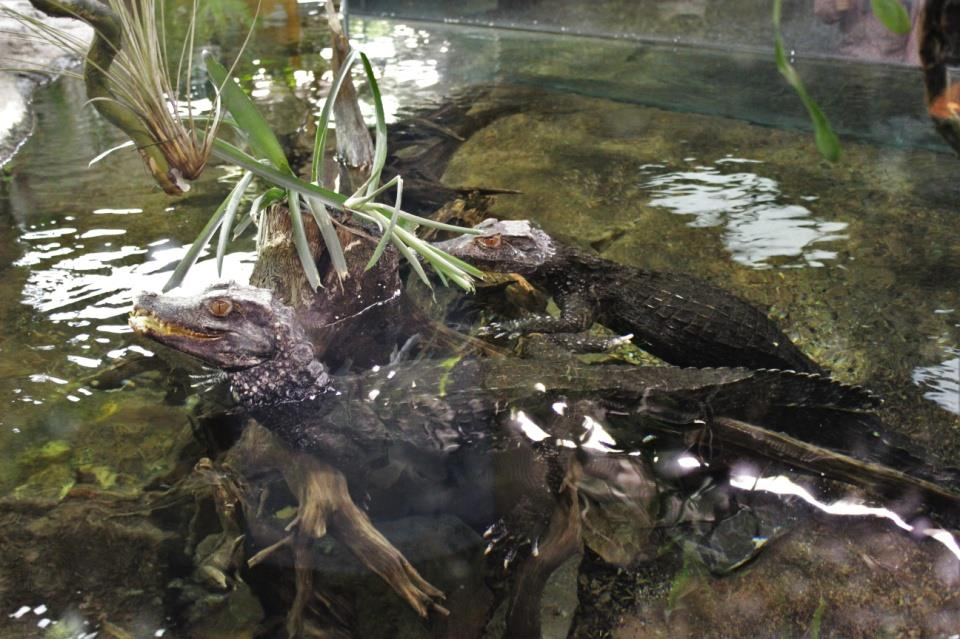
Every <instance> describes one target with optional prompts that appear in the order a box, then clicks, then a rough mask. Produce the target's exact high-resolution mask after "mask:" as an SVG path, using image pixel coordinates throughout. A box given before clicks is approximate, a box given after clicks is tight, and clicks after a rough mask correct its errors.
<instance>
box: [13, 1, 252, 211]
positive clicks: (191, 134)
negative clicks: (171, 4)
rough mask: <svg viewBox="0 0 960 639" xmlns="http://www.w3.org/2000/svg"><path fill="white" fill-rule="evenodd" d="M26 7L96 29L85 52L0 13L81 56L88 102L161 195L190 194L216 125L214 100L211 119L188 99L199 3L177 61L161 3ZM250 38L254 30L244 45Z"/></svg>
mask: <svg viewBox="0 0 960 639" xmlns="http://www.w3.org/2000/svg"><path fill="white" fill-rule="evenodd" d="M31 3H32V4H33V5H34V6H35V7H36V8H37V9H39V10H41V11H43V12H45V13H47V14H49V15H55V16H62V17H73V18H77V19H79V20H83V21H85V22H87V23H88V24H90V25H91V26H92V27H93V29H94V39H93V43H92V44H91V45H90V48H89V50H88V51H86V52H84V45H83V43H82V42H80V41H78V40H77V39H76V38H75V37H72V36H70V35H68V34H66V33H63V32H61V31H60V30H58V29H57V28H56V27H53V26H50V25H49V24H47V23H45V22H44V21H43V20H40V19H37V18H34V17H32V16H28V15H25V14H22V13H19V12H17V11H15V10H13V9H10V8H8V7H4V8H2V9H0V10H2V12H3V13H4V14H6V15H8V16H10V17H13V18H14V19H16V20H18V21H19V22H20V23H21V24H24V25H26V26H27V27H28V28H29V29H30V31H31V32H32V34H33V35H34V36H35V37H39V38H41V39H43V40H46V41H47V42H50V43H51V44H53V45H55V46H57V47H60V48H62V49H64V50H66V51H68V52H70V53H72V54H76V55H79V56H81V57H84V70H83V79H84V82H85V84H86V89H87V97H88V99H89V101H90V102H91V103H92V104H93V105H94V106H95V107H96V109H97V110H98V111H99V112H100V114H101V115H102V116H103V117H104V118H106V119H107V120H108V121H109V122H111V123H112V124H114V125H116V126H117V127H119V128H120V129H122V130H123V131H124V132H126V133H127V135H129V136H130V138H131V141H132V143H133V144H134V145H135V146H136V147H137V149H138V150H139V151H140V153H141V155H142V156H143V159H144V161H145V163H146V164H147V167H148V169H149V170H150V171H151V173H152V174H153V175H154V178H155V179H156V181H157V183H158V184H160V186H161V187H162V188H163V189H164V190H165V191H167V192H168V193H171V194H175V195H179V194H181V193H183V192H184V191H186V190H188V189H189V185H187V183H186V181H188V180H193V179H195V178H196V177H197V176H199V175H200V173H201V172H202V171H203V169H204V167H205V166H206V163H207V160H208V159H209V157H210V154H211V152H212V146H213V140H214V139H215V137H216V132H217V129H218V127H219V125H220V123H221V109H220V103H219V97H217V98H216V99H215V100H214V102H213V106H212V109H211V110H210V114H207V115H205V116H204V117H198V116H199V114H198V113H197V111H196V109H195V106H194V102H193V100H191V98H190V95H189V91H190V87H191V85H192V80H193V78H192V73H193V68H194V65H193V50H194V48H195V47H194V37H195V34H196V15H197V10H198V7H199V0H192V3H191V10H190V12H189V19H188V21H187V25H186V31H185V34H184V37H183V42H182V45H181V47H180V51H179V53H177V54H175V58H174V57H171V55H170V53H169V52H168V49H167V33H166V28H165V24H166V15H165V8H164V0H132V1H131V0H106V2H103V3H101V2H97V1H95V0H31ZM251 33H252V29H251V31H250V32H248V34H247V38H248V39H249V37H250V34H251ZM245 44H246V42H245V43H244V45H245ZM218 95H219V92H218Z"/></svg>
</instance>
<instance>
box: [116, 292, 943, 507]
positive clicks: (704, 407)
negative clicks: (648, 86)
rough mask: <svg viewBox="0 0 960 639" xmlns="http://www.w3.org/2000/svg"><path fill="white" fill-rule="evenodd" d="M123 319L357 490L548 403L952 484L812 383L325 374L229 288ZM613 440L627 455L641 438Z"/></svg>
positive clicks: (536, 372) (856, 403)
mask: <svg viewBox="0 0 960 639" xmlns="http://www.w3.org/2000/svg"><path fill="white" fill-rule="evenodd" d="M129 321H130V325H131V326H132V327H133V328H134V330H135V331H136V332H138V333H140V334H142V335H145V336H147V337H149V338H151V339H154V340H156V341H159V342H161V343H163V344H166V345H168V346H170V347H172V348H175V349H177V350H179V351H182V352H184V353H187V354H189V355H193V356H195V357H197V358H199V359H200V360H202V361H204V362H206V363H207V364H211V365H213V366H216V367H217V368H219V369H221V370H222V371H224V374H225V377H226V380H227V381H228V382H229V385H230V389H231V392H232V394H233V397H234V399H235V400H236V401H237V402H238V403H239V404H240V405H241V407H242V409H243V410H244V411H245V412H247V413H249V414H250V415H251V416H252V417H254V418H255V419H257V420H258V421H260V422H261V423H263V424H264V425H265V426H266V427H267V428H269V429H270V430H272V431H274V432H275V433H276V434H278V435H279V436H280V437H281V438H282V439H283V440H285V441H286V442H287V443H288V444H289V445H291V446H293V447H295V448H297V449H301V450H305V451H309V452H311V453H313V454H314V455H316V456H317V457H318V458H320V459H321V460H322V461H324V462H326V463H329V464H331V465H333V466H335V467H337V468H340V469H341V470H342V471H343V472H344V473H345V474H346V475H347V476H348V477H350V476H352V477H354V478H355V479H356V481H358V482H364V481H366V479H367V469H368V468H369V466H370V464H371V463H373V462H379V461H381V460H382V459H383V456H384V451H385V450H389V449H391V448H402V449H406V450H412V451H416V455H415V457H416V458H417V459H421V460H424V461H428V460H429V459H431V458H434V459H436V458H442V457H444V456H447V455H450V454H451V453H455V452H457V451H460V450H465V449H481V450H483V449H490V448H497V447H498V446H501V445H502V441H501V436H502V435H504V433H508V434H509V433H515V432H516V430H517V420H516V411H517V410H527V412H529V413H530V414H531V415H537V414H541V415H542V414H544V413H545V412H546V413H549V412H550V411H549V409H547V410H546V411H545V410H544V407H549V406H551V405H552V404H553V403H555V402H556V401H559V400H562V401H564V402H566V401H573V402H576V401H580V400H587V401H591V402H594V403H595V404H597V405H600V406H602V407H603V410H605V411H608V412H609V413H611V414H616V415H617V416H618V418H617V421H618V422H619V423H625V424H630V423H634V424H636V423H638V421H639V420H641V419H642V420H655V421H659V422H662V423H667V424H674V425H680V426H681V427H689V426H695V427H698V428H699V427H702V426H703V425H704V424H705V423H709V422H711V421H712V420H715V419H716V418H721V417H723V418H731V419H736V420H746V421H748V422H750V423H753V424H758V425H760V426H764V425H766V426H767V427H768V428H770V430H771V431H773V430H780V431H783V432H784V433H785V435H786V436H789V437H793V438H799V439H801V440H808V441H809V440H811V439H812V440H813V441H812V442H811V444H812V445H814V446H819V447H822V448H824V450H826V449H832V450H834V451H838V452H840V453H842V454H848V455H850V454H853V455H855V456H857V457H861V458H862V459H864V460H865V461H869V462H871V463H890V464H893V465H894V466H896V467H897V468H899V469H900V470H901V471H910V472H913V471H915V470H918V469H919V471H920V472H919V473H918V474H919V475H920V476H924V477H926V478H927V480H931V481H941V480H943V479H944V478H947V480H948V481H952V480H953V479H954V478H955V477H956V475H955V474H954V473H947V474H938V473H926V472H923V470H922V469H923V468H924V466H925V464H924V463H923V461H922V460H920V459H919V458H917V457H916V456H914V455H912V454H911V453H909V452H908V451H907V450H904V449H903V448H901V447H898V446H897V445H896V442H894V444H893V445H892V444H891V443H890V440H889V439H887V437H886V436H885V435H883V434H882V433H883V431H882V428H881V426H882V425H881V424H880V423H879V420H877V419H876V418H875V417H874V415H873V414H872V413H871V412H870V411H871V410H872V409H873V408H875V407H876V406H877V405H878V404H879V400H878V399H877V398H876V397H875V396H874V395H872V394H871V393H870V392H869V391H867V390H865V389H863V388H861V387H857V386H849V385H846V384H842V383H839V382H836V381H834V380H832V379H830V378H828V377H824V376H822V375H820V374H817V373H798V372H795V371H782V370H765V369H760V370H750V369H745V368H706V369H693V368H678V367H672V366H664V367H638V366H630V365H620V364H606V365H592V366H591V365H586V364H582V363H578V362H573V361H571V360H561V361H559V362H557V361H553V360H542V359H533V360H525V359H517V358H487V359H466V358H460V357H452V358H449V359H446V360H419V361H409V362H403V363H396V364H394V365H389V366H384V367H379V366H375V367H373V368H372V369H370V370H369V371H366V372H363V373H359V374H350V375H332V374H331V373H330V372H329V370H328V369H327V367H326V366H325V365H324V364H323V363H322V362H320V361H319V360H318V359H317V358H316V357H315V352H314V350H313V347H312V345H311V343H310V340H309V339H308V338H307V337H306V334H305V331H304V329H303V328H302V326H301V325H300V324H299V322H298V321H297V320H296V318H295V315H294V313H293V311H292V310H291V309H290V308H289V307H288V306H286V305H284V304H282V303H281V302H279V301H278V300H277V299H276V298H275V297H274V295H273V294H272V293H271V292H270V291H267V290H266V289H259V288H255V287H250V286H244V285H237V284H220V285H215V286H212V287H210V288H209V289H207V290H206V291H205V292H204V293H202V294H200V295H196V296H189V297H177V296H172V295H164V296H158V295H155V294H144V295H142V296H141V297H140V298H139V299H138V301H137V303H136V306H135V308H134V310H133V312H132V314H131V316H130V320H129ZM631 415H632V416H635V418H636V419H631V417H630V416H631ZM761 430H762V429H761ZM620 431H625V432H620ZM620 431H618V438H622V439H623V442H622V443H624V444H627V445H630V444H631V443H635V442H636V441H637V438H638V437H642V435H640V434H639V433H633V434H631V433H630V432H628V431H629V427H628V428H626V429H620ZM581 434H582V433H581ZM771 450H772V449H771ZM783 450H786V449H783ZM784 461H786V462H787V463H789V462H790V460H789V459H787V460H784ZM805 467H809V464H807V465H806V466H805ZM841 479H844V480H849V476H846V477H841ZM907 479H908V478H906V477H905V478H904V481H907ZM908 483H909V482H908ZM915 487H916V486H915ZM921 489H922V490H923V491H925V492H938V491H937V490H936V489H935V488H933V487H931V486H925V487H921Z"/></svg>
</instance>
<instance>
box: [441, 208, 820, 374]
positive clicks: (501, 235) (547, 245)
mask: <svg viewBox="0 0 960 639" xmlns="http://www.w3.org/2000/svg"><path fill="white" fill-rule="evenodd" d="M476 228H478V229H482V230H484V231H485V232H484V234H483V235H469V236H467V235H465V236H462V237H460V238H456V239H453V240H449V241H447V242H440V243H438V246H439V247H440V248H443V249H444V250H446V251H448V252H449V253H451V254H452V255H454V256H455V257H459V258H460V259H463V260H466V261H468V262H471V263H473V264H474V265H475V266H477V267H478V268H480V269H483V270H487V271H496V272H501V273H509V272H512V273H518V274H520V275H523V276H524V277H526V278H527V279H529V280H530V282H531V283H533V284H534V285H536V286H539V287H541V288H543V289H544V290H546V291H547V292H549V293H550V294H551V295H553V297H554V299H555V301H556V302H557V306H559V307H560V310H561V315H560V317H559V318H554V317H549V316H537V317H532V318H526V319H521V320H516V321H513V322H504V323H501V324H497V325H495V326H492V327H491V328H490V330H489V331H488V332H504V333H513V332H517V333H527V332H542V333H577V332H580V331H584V330H586V329H588V328H590V325H591V324H593V322H594V321H597V322H600V323H601V324H603V325H604V326H606V327H607V328H610V329H612V330H613V331H615V332H617V333H620V334H632V335H633V339H634V341H635V342H636V343H637V345H638V346H640V347H641V348H643V349H644V350H646V351H648V352H649V353H651V354H653V355H656V356H657V357H659V358H661V359H663V360H664V361H666V362H669V363H670V364H674V365H677V366H697V367H707V366H723V367H736V366H743V367H746V368H770V369H783V370H794V371H798V372H808V373H822V372H823V369H821V368H820V366H818V365H817V364H816V363H815V362H813V361H812V360H811V359H810V358H809V357H807V356H806V355H804V354H803V352H802V351H800V349H798V348H797V347H796V346H795V345H794V344H793V343H792V342H791V341H790V339H789V338H788V337H787V336H786V335H784V334H783V332H782V331H781V330H780V329H779V328H778V327H777V326H776V325H775V324H774V323H773V322H772V321H770V319H769V318H767V316H766V315H764V314H763V313H762V312H761V311H760V310H758V309H757V308H756V307H754V306H753V305H751V304H750V303H748V302H746V301H744V300H742V299H740V298H739V297H737V296H735V295H733V294H732V293H730V292H728V291H725V290H723V289H721V288H719V287H716V286H713V285H712V284H709V283H707V282H705V281H703V280H699V279H697V278H694V277H690V276H688V275H682V274H677V273H658V272H654V271H644V270H641V269H636V268H631V267H628V266H623V265H620V264H617V263H616V262H611V261H610V260H604V259H601V258H599V257H596V256H594V255H591V254H589V253H587V252H584V251H580V250H577V249H575V248H573V247H569V246H564V245H562V244H559V243H558V242H556V241H554V240H553V239H552V238H551V237H550V236H548V235H547V234H546V233H544V232H543V231H541V230H540V229H538V228H536V227H535V226H533V225H532V224H530V222H527V221H504V222H498V221H497V220H494V219H489V220H485V221H484V222H482V223H481V224H479V225H477V227H476Z"/></svg>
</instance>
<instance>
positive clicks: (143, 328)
mask: <svg viewBox="0 0 960 639" xmlns="http://www.w3.org/2000/svg"><path fill="white" fill-rule="evenodd" d="M127 324H128V325H129V326H130V328H132V329H133V330H134V332H136V333H139V334H140V335H146V336H147V337H170V336H178V337H191V338H194V339H219V338H220V337H221V335H214V334H211V333H201V332H200V331H194V330H191V329H189V328H187V327H186V326H180V325H179V324H172V323H170V322H166V321H164V320H162V319H160V318H159V317H157V316H156V314H155V313H154V312H153V311H148V310H147V309H145V308H140V307H135V308H134V309H133V311H131V313H130V317H129V318H127Z"/></svg>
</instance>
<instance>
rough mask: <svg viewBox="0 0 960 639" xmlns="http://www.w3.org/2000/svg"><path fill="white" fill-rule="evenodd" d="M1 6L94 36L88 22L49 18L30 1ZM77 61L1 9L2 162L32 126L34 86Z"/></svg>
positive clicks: (9, 0)
mask: <svg viewBox="0 0 960 639" xmlns="http://www.w3.org/2000/svg"><path fill="white" fill-rule="evenodd" d="M0 7H2V8H3V9H12V10H14V11H18V12H20V13H24V14H27V15H31V16H36V17H41V18H43V20H44V22H45V23H47V24H50V25H53V26H56V27H57V28H59V29H61V30H64V31H66V32H67V33H69V34H70V35H71V36H73V37H74V38H78V39H80V40H82V41H84V42H89V41H90V38H91V37H92V36H93V30H92V29H91V28H90V27H89V26H87V25H86V24H84V23H82V22H80V21H77V20H69V19H63V18H50V17H47V16H45V15H44V14H42V13H40V12H39V11H36V10H35V9H34V8H33V7H32V6H31V5H30V3H29V2H27V0H0ZM76 63H77V60H76V59H75V56H71V55H69V54H68V53H66V52H65V51H63V50H62V49H60V48H58V47H56V46H54V45H52V44H50V43H49V42H46V41H44V40H42V39H40V38H39V37H37V36H36V35H32V34H31V33H30V30H29V29H28V28H27V27H24V26H23V25H22V24H21V23H20V22H18V21H17V20H16V19H14V18H13V17H11V16H10V15H8V14H6V13H4V12H2V11H0V69H3V70H2V71H0V165H2V164H5V163H6V162H7V161H8V160H9V159H10V158H11V157H12V156H13V154H14V153H15V152H16V150H17V148H18V147H19V145H20V144H21V143H22V142H23V140H24V138H26V136H27V135H29V133H30V131H31V129H32V128H33V122H32V118H31V117H30V112H29V106H30V95H31V94H32V93H33V91H34V89H36V87H37V86H39V85H40V84H42V83H43V82H45V81H47V80H49V79H50V78H52V77H55V75H56V73H58V72H59V71H60V70H62V69H65V68H67V67H69V66H70V65H72V64H76ZM11 69H16V70H17V71H12V70H11ZM36 69H49V70H50V73H49V74H46V73H38V72H36V71H35V70H36Z"/></svg>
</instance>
